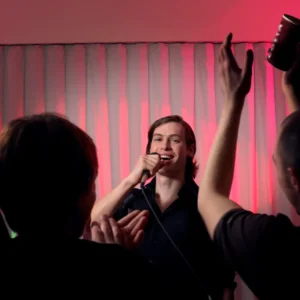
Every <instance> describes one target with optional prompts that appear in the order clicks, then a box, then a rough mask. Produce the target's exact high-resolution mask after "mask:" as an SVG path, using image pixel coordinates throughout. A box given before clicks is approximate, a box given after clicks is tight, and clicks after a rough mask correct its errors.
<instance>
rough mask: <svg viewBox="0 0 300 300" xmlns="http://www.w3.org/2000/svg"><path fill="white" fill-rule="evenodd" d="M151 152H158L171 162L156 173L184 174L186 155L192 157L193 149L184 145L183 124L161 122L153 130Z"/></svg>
mask: <svg viewBox="0 0 300 300" xmlns="http://www.w3.org/2000/svg"><path fill="white" fill-rule="evenodd" d="M152 152H157V153H159V154H160V155H161V156H162V157H165V158H166V159H168V160H170V162H171V163H170V165H167V166H165V167H163V168H162V169H160V170H159V172H158V173H159V174H162V175H168V176H174V175H175V176H176V177H178V175H183V174H184V171H185V165H186V159H187V157H188V156H190V157H193V151H192V150H190V149H188V147H187V145H186V137H185V130H184V128H183V126H182V125H181V124H180V123H175V122H170V123H166V124H163V125H161V126H159V127H157V128H156V129H155V130H154V132H153V138H152V141H151V147H150V153H152Z"/></svg>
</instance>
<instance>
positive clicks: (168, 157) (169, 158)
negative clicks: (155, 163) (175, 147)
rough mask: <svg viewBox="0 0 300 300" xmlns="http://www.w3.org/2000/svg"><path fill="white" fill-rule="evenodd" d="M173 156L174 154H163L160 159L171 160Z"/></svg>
mask: <svg viewBox="0 0 300 300" xmlns="http://www.w3.org/2000/svg"><path fill="white" fill-rule="evenodd" d="M172 158H173V156H171V155H161V156H160V159H161V160H171V159H172Z"/></svg>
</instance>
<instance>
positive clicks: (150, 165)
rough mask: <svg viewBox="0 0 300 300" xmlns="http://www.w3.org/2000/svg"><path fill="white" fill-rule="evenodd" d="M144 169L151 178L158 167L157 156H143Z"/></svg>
mask: <svg viewBox="0 0 300 300" xmlns="http://www.w3.org/2000/svg"><path fill="white" fill-rule="evenodd" d="M143 163H144V169H146V170H149V172H150V175H151V176H153V175H154V174H155V173H156V172H157V170H158V169H159V166H160V156H159V155H151V154H150V155H144V156H143Z"/></svg>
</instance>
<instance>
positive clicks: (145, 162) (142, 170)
mask: <svg viewBox="0 0 300 300" xmlns="http://www.w3.org/2000/svg"><path fill="white" fill-rule="evenodd" d="M168 164H170V162H169V161H164V160H161V157H160V155H159V154H158V153H156V152H153V153H151V154H148V155H141V156H140V157H139V160H138V162H137V164H136V166H135V167H134V169H133V170H132V172H131V173H130V174H129V176H128V177H127V179H128V180H129V182H130V183H131V184H132V185H133V186H136V185H137V184H139V183H141V184H145V182H146V181H147V180H148V179H149V178H150V177H152V176H154V175H155V174H156V172H157V171H158V170H159V169H161V168H162V167H164V166H166V165H168Z"/></svg>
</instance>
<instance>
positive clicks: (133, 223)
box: [119, 210, 149, 232]
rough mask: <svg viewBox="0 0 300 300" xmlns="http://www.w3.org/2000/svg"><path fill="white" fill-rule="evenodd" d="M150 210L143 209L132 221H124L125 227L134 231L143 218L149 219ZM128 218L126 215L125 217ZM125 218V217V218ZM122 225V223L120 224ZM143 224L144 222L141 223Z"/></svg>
mask: <svg viewBox="0 0 300 300" xmlns="http://www.w3.org/2000/svg"><path fill="white" fill-rule="evenodd" d="M148 216H149V212H148V211H147V210H143V211H141V212H140V213H139V214H138V215H137V216H135V217H134V218H133V219H132V220H131V221H130V222H127V223H124V222H123V224H124V225H123V226H122V227H123V228H125V229H126V230H127V231H128V232H132V231H133V229H134V228H135V227H136V226H137V225H138V224H141V223H140V222H141V220H143V219H146V221H147V219H148ZM125 218H126V217H125ZM123 219H124V218H123ZM119 225H120V224H119ZM141 225H143V224H141Z"/></svg>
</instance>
